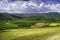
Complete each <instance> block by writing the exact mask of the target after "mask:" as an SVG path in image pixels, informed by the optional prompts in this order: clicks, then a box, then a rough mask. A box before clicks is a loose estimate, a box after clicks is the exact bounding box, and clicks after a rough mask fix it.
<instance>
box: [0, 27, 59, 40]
mask: <svg viewBox="0 0 60 40" xmlns="http://www.w3.org/2000/svg"><path fill="white" fill-rule="evenodd" d="M56 34H60V27H47V28H34V29H10V30H5V31H3V32H0V40H47V39H48V38H49V37H51V36H53V35H56Z"/></svg>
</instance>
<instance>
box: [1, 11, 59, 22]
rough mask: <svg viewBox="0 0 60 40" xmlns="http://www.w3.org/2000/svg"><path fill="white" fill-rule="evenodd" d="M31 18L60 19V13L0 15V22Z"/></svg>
mask: <svg viewBox="0 0 60 40" xmlns="http://www.w3.org/2000/svg"><path fill="white" fill-rule="evenodd" d="M29 16H41V17H45V18H59V19H60V13H58V12H49V13H20V14H18V13H12V14H10V13H0V21H2V20H6V21H7V20H18V19H23V18H26V17H29Z"/></svg>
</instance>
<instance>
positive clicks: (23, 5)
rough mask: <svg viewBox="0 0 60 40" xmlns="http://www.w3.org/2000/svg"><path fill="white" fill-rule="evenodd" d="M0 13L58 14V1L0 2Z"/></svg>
mask: <svg viewBox="0 0 60 40" xmlns="http://www.w3.org/2000/svg"><path fill="white" fill-rule="evenodd" d="M0 12H7V13H40V12H60V0H0Z"/></svg>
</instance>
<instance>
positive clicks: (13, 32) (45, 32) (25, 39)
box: [0, 17, 60, 40]
mask: <svg viewBox="0 0 60 40" xmlns="http://www.w3.org/2000/svg"><path fill="white" fill-rule="evenodd" d="M59 22H60V19H58V20H57V19H54V18H42V17H30V18H29V17H28V18H24V19H20V20H13V21H0V40H60V23H59Z"/></svg>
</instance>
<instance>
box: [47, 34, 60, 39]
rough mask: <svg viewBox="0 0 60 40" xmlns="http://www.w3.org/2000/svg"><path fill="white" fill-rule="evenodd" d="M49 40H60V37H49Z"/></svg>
mask: <svg viewBox="0 0 60 40" xmlns="http://www.w3.org/2000/svg"><path fill="white" fill-rule="evenodd" d="M47 40H60V35H54V36H52V37H49V38H48V39H47Z"/></svg>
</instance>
